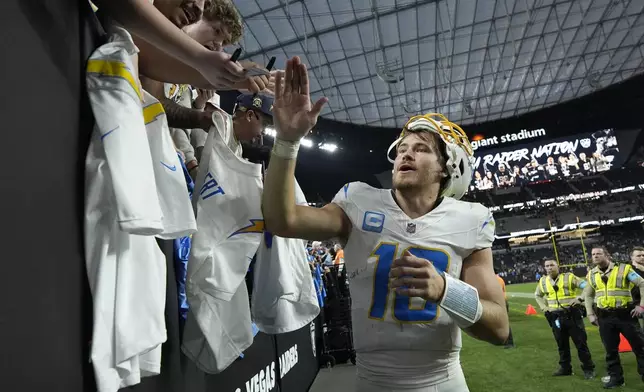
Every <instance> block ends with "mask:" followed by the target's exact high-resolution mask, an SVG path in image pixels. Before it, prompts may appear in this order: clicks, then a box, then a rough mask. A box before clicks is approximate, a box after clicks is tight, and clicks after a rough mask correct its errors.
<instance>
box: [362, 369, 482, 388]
mask: <svg viewBox="0 0 644 392" xmlns="http://www.w3.org/2000/svg"><path fill="white" fill-rule="evenodd" d="M355 392H469V389H468V388H467V383H466V382H465V375H463V371H462V370H460V369H459V371H454V372H450V375H449V379H448V380H447V381H443V382H441V383H439V384H435V385H432V386H429V387H420V388H412V389H409V388H404V389H396V388H392V387H389V386H386V387H385V386H382V385H378V384H376V383H374V382H372V381H369V380H367V379H366V378H364V377H361V376H358V377H357V380H356V390H355Z"/></svg>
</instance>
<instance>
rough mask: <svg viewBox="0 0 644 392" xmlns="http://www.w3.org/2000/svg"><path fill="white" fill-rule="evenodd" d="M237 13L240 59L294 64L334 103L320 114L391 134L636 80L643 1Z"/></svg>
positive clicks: (385, 1) (344, 4)
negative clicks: (411, 119)
mask: <svg viewBox="0 0 644 392" xmlns="http://www.w3.org/2000/svg"><path fill="white" fill-rule="evenodd" d="M289 1H291V0H289ZM372 3H373V5H374V6H375V7H376V13H374V12H373V9H372ZM258 4H259V6H258ZM236 5H237V6H238V8H239V10H240V12H241V13H242V15H244V17H245V18H244V19H245V24H246V26H247V27H246V28H245V33H244V38H243V41H242V46H243V47H244V49H245V53H244V58H246V59H252V60H254V61H257V62H259V63H262V62H265V61H266V60H267V58H268V57H267V56H276V57H278V63H279V62H283V61H285V60H286V58H287V57H291V56H294V55H299V56H300V57H301V58H302V60H303V62H305V63H306V64H307V65H308V66H309V67H310V68H311V74H310V83H311V91H312V92H313V93H312V96H313V97H314V98H317V97H320V96H322V95H325V96H327V97H328V98H329V100H330V101H329V105H328V107H327V108H325V110H324V112H323V116H327V117H329V116H330V117H331V118H337V119H339V120H341V121H351V122H355V123H361V124H371V125H381V124H383V123H384V124H385V125H387V124H396V125H397V126H398V125H401V124H402V123H403V122H404V120H405V119H406V118H407V117H408V116H409V115H410V114H411V113H419V112H427V111H437V110H438V111H443V112H445V113H446V114H448V115H449V116H451V117H450V118H451V119H453V120H459V121H460V120H462V121H463V122H464V123H466V124H467V123H471V122H481V121H485V120H489V119H495V118H501V117H508V116H513V115H516V114H518V113H522V112H524V111H525V112H527V111H531V110H535V109H538V108H541V107H543V106H544V105H545V106H547V105H554V104H558V103H559V102H562V101H565V100H569V99H575V98H577V97H579V96H581V95H585V94H589V93H591V92H593V91H596V90H597V89H599V88H604V87H607V86H608V85H610V84H611V83H618V82H620V81H621V80H623V79H624V78H628V77H630V76H632V75H634V74H635V73H641V72H643V71H644V68H642V67H643V61H642V60H643V58H642V51H641V50H640V47H639V45H640V43H641V39H642V37H644V14H642V11H643V10H644V1H636V0H630V1H617V2H616V1H614V0H579V1H577V0H557V1H554V0H538V1H536V0H477V1H458V0H442V1H415V0H378V1H375V2H374V1H373V0H351V1H342V0H320V1H318V0H303V1H291V3H289V4H288V5H286V4H285V2H284V1H281V0H266V1H264V0H262V1H261V2H260V1H259V0H252V1H251V0H239V1H237V2H236ZM260 6H261V9H263V10H264V11H265V12H266V13H265V14H261V12H260ZM305 36H306V37H307V39H305ZM634 49H635V50H634ZM382 78H385V79H389V80H388V81H390V82H391V81H394V83H386V82H385V81H383V79H382ZM395 78H400V79H401V80H400V81H398V82H395V80H392V79H395ZM374 102H377V104H375V103H374ZM399 123H400V124H399Z"/></svg>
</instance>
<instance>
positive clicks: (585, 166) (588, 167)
mask: <svg viewBox="0 0 644 392" xmlns="http://www.w3.org/2000/svg"><path fill="white" fill-rule="evenodd" d="M579 170H580V171H581V173H582V174H583V175H585V176H587V175H590V174H593V173H594V172H595V163H594V162H593V160H592V159H588V158H587V157H586V153H584V152H582V153H580V154H579Z"/></svg>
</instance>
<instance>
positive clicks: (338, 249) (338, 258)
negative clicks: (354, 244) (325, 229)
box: [333, 244, 344, 265]
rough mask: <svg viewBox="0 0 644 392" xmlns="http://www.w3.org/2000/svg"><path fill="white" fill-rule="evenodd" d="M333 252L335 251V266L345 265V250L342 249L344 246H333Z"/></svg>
mask: <svg viewBox="0 0 644 392" xmlns="http://www.w3.org/2000/svg"><path fill="white" fill-rule="evenodd" d="M333 250H334V251H335V259H334V260H333V264H334V265H340V264H344V250H343V249H342V246H341V245H340V244H335V245H334V246H333Z"/></svg>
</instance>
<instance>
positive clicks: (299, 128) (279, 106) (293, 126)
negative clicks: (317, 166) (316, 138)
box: [273, 56, 327, 141]
mask: <svg viewBox="0 0 644 392" xmlns="http://www.w3.org/2000/svg"><path fill="white" fill-rule="evenodd" d="M326 102H327V99H326V98H320V99H319V100H318V101H317V102H316V103H315V105H311V96H310V94H309V75H308V71H307V70H306V65H304V64H302V63H301V62H300V58H299V57H297V56H296V57H293V58H292V59H290V60H288V61H287V62H286V71H285V72H279V73H277V75H276V77H275V100H274V101H273V121H274V123H275V131H276V132H277V137H278V138H280V139H282V140H289V141H299V140H300V139H302V137H304V136H305V135H306V134H307V133H309V131H310V130H311V129H313V127H314V126H315V124H316V123H317V121H318V116H319V115H320V112H321V111H322V108H323V107H324V104H325V103H326Z"/></svg>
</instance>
